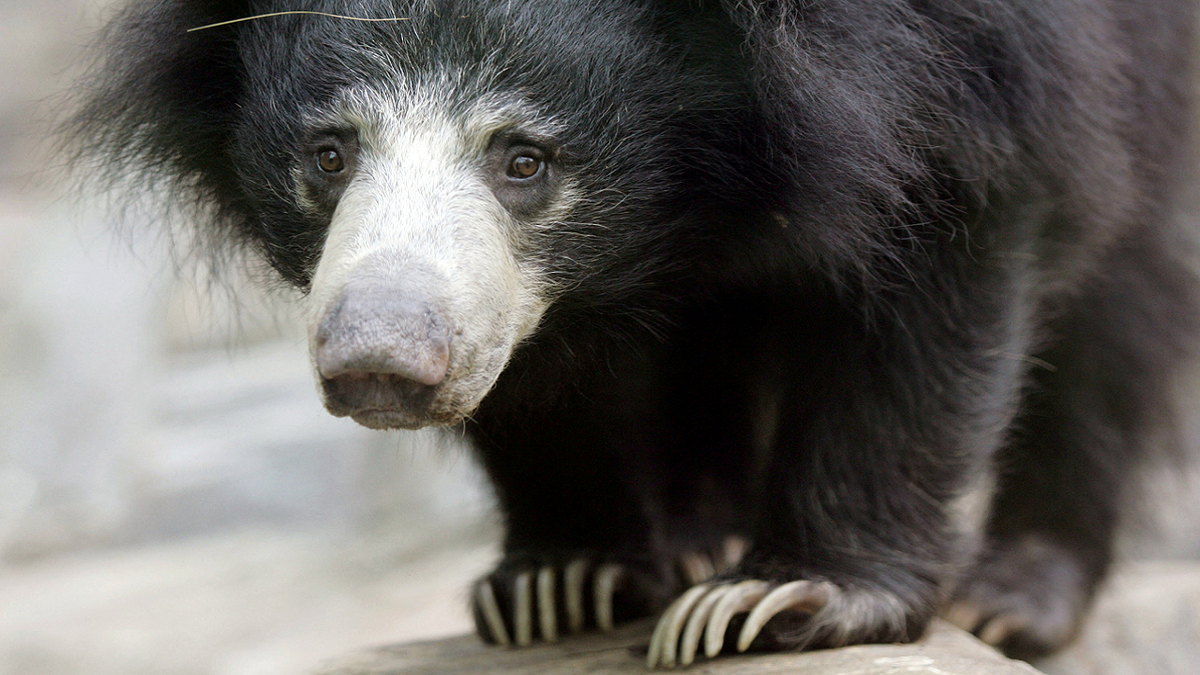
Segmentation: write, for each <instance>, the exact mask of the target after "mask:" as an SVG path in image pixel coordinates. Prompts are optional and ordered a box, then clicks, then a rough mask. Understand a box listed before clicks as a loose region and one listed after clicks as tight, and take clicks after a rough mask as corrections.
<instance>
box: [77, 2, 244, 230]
mask: <svg viewBox="0 0 1200 675" xmlns="http://www.w3.org/2000/svg"><path fill="white" fill-rule="evenodd" d="M250 4H251V3H250V2H248V1H246V0H242V1H235V0H144V1H141V2H132V3H130V4H129V6H127V7H126V8H125V9H124V10H122V11H121V12H120V13H118V14H117V15H116V16H115V17H113V18H112V20H111V21H110V22H109V23H108V24H107V26H106V28H105V29H104V30H103V31H102V32H101V33H100V35H99V39H98V40H97V42H96V44H95V45H94V47H93V49H94V50H95V51H94V55H93V63H92V66H91V70H90V71H89V72H88V74H87V75H86V76H85V78H84V79H83V81H82V82H81V83H80V84H79V85H78V86H77V87H76V88H75V89H74V91H73V94H72V95H73V96H74V98H75V100H74V102H73V103H74V105H73V106H72V109H73V112H71V113H70V115H71V116H70V118H69V119H68V120H67V121H66V122H65V123H64V125H63V128H62V132H63V134H64V136H63V138H64V143H65V145H66V148H67V154H68V159H69V160H70V161H72V162H73V163H74V164H76V165H77V168H78V169H81V170H83V171H85V172H87V173H88V174H91V176H92V177H96V176H97V175H99V176H100V177H101V179H102V182H104V181H112V182H116V181H119V180H123V179H126V178H130V177H132V178H135V179H138V181H139V182H142V183H143V184H145V185H147V186H150V185H157V186H161V187H166V188H167V189H169V190H173V191H175V190H180V191H182V193H183V194H185V195H188V196H189V197H192V198H194V199H195V202H196V203H198V204H199V203H204V204H205V205H206V206H212V207H216V214H225V215H231V214H230V212H231V211H236V210H237V206H236V205H237V203H238V202H239V201H240V200H241V197H240V195H239V191H238V188H237V185H236V182H235V180H234V171H233V166H232V162H231V160H230V158H229V155H228V149H229V147H230V145H231V138H232V133H233V127H234V122H233V117H234V115H235V113H236V110H237V107H238V104H239V101H240V100H241V98H242V72H243V68H242V65H241V59H240V56H239V53H238V48H237V35H238V30H237V29H238V25H236V24H234V25H230V26H222V27H215V28H209V29H204V30H198V31H192V32H189V29H192V28H197V27H201V26H206V25H210V24H214V23H218V22H222V21H229V20H232V19H238V18H242V17H245V16H248V15H249V14H251V8H250ZM174 195H175V196H180V192H175V193H174Z"/></svg>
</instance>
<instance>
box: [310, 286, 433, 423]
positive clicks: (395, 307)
mask: <svg viewBox="0 0 1200 675" xmlns="http://www.w3.org/2000/svg"><path fill="white" fill-rule="evenodd" d="M434 282H435V279H434V278H433V277H432V276H431V275H429V274H422V273H420V272H419V271H416V270H412V269H406V270H403V271H394V270H389V269H387V267H386V266H379V265H364V266H362V268H361V271H360V272H359V273H356V274H355V276H354V278H353V279H351V281H350V282H349V283H347V284H346V285H345V286H344V287H343V289H342V292H341V295H340V297H339V298H338V300H337V302H335V303H334V304H333V306H332V307H331V308H330V309H329V310H328V311H327V312H326V314H325V316H324V318H323V319H322V320H321V322H320V324H319V325H318V327H317V331H316V335H315V336H314V337H315V345H314V356H315V359H316V366H317V372H318V374H319V375H320V377H321V383H322V386H323V387H324V389H325V392H326V404H327V406H328V407H329V408H330V411H331V412H334V413H335V414H343V415H354V416H356V417H357V415H358V414H359V413H362V412H363V411H371V412H383V411H389V412H394V413H397V414H398V415H399V416H400V417H402V418H406V419H407V421H405V422H404V423H403V424H404V425H405V426H409V425H411V424H414V423H417V422H419V418H420V417H421V416H422V415H423V414H424V412H423V411H424V409H425V408H427V407H428V405H429V403H430V402H431V401H432V399H433V394H434V392H433V390H434V389H435V388H436V386H437V385H439V384H441V383H442V382H443V381H445V379H446V375H447V371H448V369H449V365H450V330H449V327H448V325H447V322H446V320H445V319H444V318H443V316H442V314H441V313H440V312H439V311H438V309H437V303H436V301H435V300H434V299H433V297H432V295H433V294H432V292H431V291H430V290H429V289H431V288H435V287H436V286H437V284H436V283H434Z"/></svg>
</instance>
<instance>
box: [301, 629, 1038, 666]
mask: <svg viewBox="0 0 1200 675" xmlns="http://www.w3.org/2000/svg"><path fill="white" fill-rule="evenodd" d="M651 628H652V625H651V624H648V623H643V624H638V625H634V626H630V627H627V628H624V629H622V630H620V631H617V632H616V633H614V634H612V635H610V636H586V637H579V638H571V639H566V640H563V641H562V642H560V643H558V644H555V645H544V646H538V647H533V648H529V649H520V650H516V649H505V648H501V647H489V646H486V645H484V644H482V643H480V641H479V640H478V639H477V638H475V637H474V636H462V637H455V638H449V639H446V640H437V641H432V642H418V643H414V644H408V645H397V646H392V647H384V648H380V649H376V650H373V651H370V652H366V653H363V654H360V655H358V656H356V657H352V658H351V659H348V660H346V661H343V662H339V663H336V664H332V665H331V666H329V667H328V668H326V669H324V670H321V671H319V675H468V674H470V675H475V674H485V675H624V674H626V673H628V674H633V673H637V674H639V675H645V673H646V672H647V670H646V662H645V653H646V644H647V642H648V640H649V635H650V630H651ZM678 670H680V671H683V672H687V673H688V674H689V675H784V674H787V675H1037V673H1038V672H1039V671H1037V670H1035V669H1034V668H1033V667H1032V666H1030V665H1028V664H1026V663H1023V662H1020V661H1011V660H1009V659H1006V658H1004V657H1003V656H1001V655H1000V654H999V653H997V652H996V651H995V650H993V649H991V648H990V647H988V646H987V645H984V644H983V643H981V642H979V641H978V640H976V639H975V638H974V637H972V636H970V635H968V634H967V633H965V632H963V631H960V630H958V629H957V628H953V627H951V626H950V625H948V624H946V623H943V622H937V623H935V625H934V627H933V628H932V629H931V630H930V633H929V634H928V635H927V636H926V637H925V638H924V639H923V640H921V641H919V642H917V643H915V644H910V645H863V646H857V647H847V648H844V649H833V650H826V651H817V652H806V653H798V654H797V653H788V654H752V655H743V656H736V657H726V658H721V659H716V660H713V661H701V662H699V663H696V664H694V665H693V666H691V667H690V668H686V669H678Z"/></svg>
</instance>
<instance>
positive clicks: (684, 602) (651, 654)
mask: <svg viewBox="0 0 1200 675" xmlns="http://www.w3.org/2000/svg"><path fill="white" fill-rule="evenodd" d="M710 588H711V586H707V585H699V586H693V587H691V588H689V589H688V590H687V591H686V592H685V593H684V594H683V595H681V596H679V597H678V598H677V599H676V600H675V602H672V603H671V606H670V607H668V608H667V611H665V612H663V615H662V617H661V618H660V619H659V620H658V625H657V626H655V628H654V636H653V637H651V638H650V649H649V651H648V652H647V653H646V667H647V668H654V667H655V666H657V665H658V664H660V663H661V664H662V665H664V666H667V667H671V666H674V665H675V657H676V655H677V654H678V649H679V633H680V631H682V630H683V623H684V622H685V621H687V618H688V614H689V613H690V612H691V611H692V608H693V607H695V606H696V603H697V602H699V601H700V598H701V597H703V596H704V594H705V593H707V592H708V591H709V589H710Z"/></svg>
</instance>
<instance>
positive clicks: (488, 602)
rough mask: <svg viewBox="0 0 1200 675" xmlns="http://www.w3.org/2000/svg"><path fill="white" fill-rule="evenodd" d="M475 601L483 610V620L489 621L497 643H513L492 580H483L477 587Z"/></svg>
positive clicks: (507, 644)
mask: <svg viewBox="0 0 1200 675" xmlns="http://www.w3.org/2000/svg"><path fill="white" fill-rule="evenodd" d="M475 602H476V603H478V605H479V611H481V612H483V620H484V621H485V622H487V626H488V632H490V633H491V634H492V639H493V640H495V641H496V644H498V645H501V646H503V647H507V646H509V645H510V644H512V641H511V640H509V639H508V630H507V629H506V628H505V627H504V616H503V615H502V614H500V605H499V604H498V603H497V602H496V592H495V591H494V590H493V589H492V582H491V581H488V580H486V579H485V580H483V581H481V582H479V585H477V586H476V587H475Z"/></svg>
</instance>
